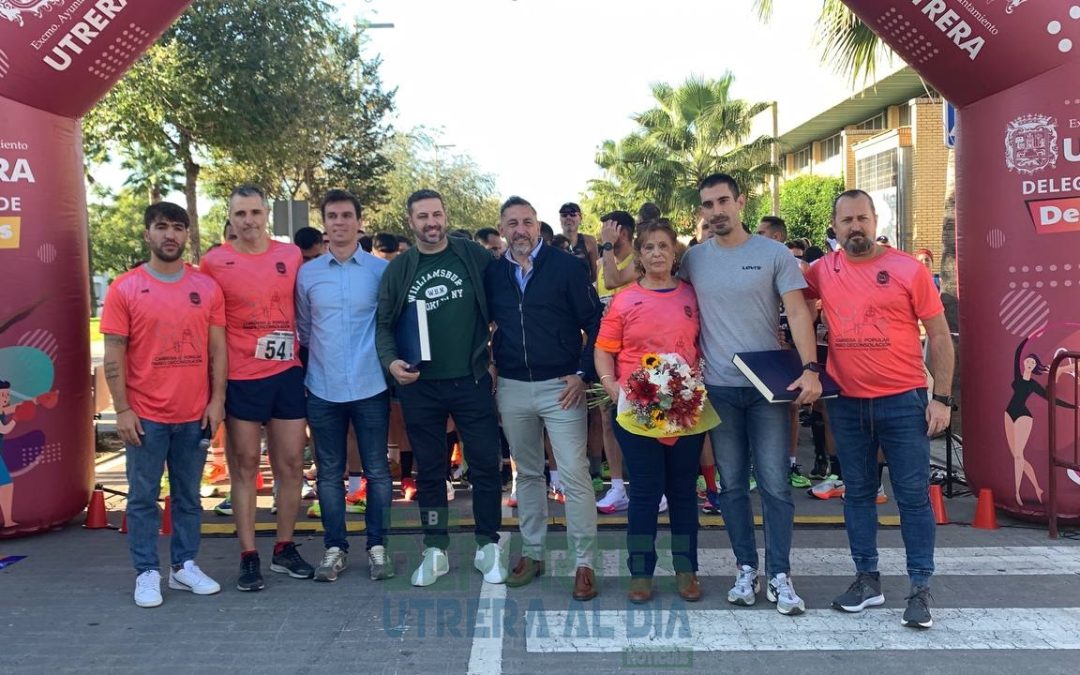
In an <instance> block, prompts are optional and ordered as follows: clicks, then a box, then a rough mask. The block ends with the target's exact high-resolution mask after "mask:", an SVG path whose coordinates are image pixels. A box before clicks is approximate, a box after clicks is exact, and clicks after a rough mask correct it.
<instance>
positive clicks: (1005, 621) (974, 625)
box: [525, 605, 1080, 654]
mask: <svg viewBox="0 0 1080 675" xmlns="http://www.w3.org/2000/svg"><path fill="white" fill-rule="evenodd" d="M684 606H685V605H684ZM902 614H903V610H900V609H871V610H866V611H864V612H862V613H861V614H856V615H852V614H843V613H841V612H837V611H835V610H830V609H812V610H808V611H807V613H806V614H805V615H804V616H800V617H796V618H794V619H793V620H789V619H788V618H786V617H782V616H780V615H779V614H777V613H776V612H774V611H771V610H770V611H761V610H758V611H755V610H748V609H743V610H729V609H714V610H682V609H679V608H673V609H652V608H649V607H648V606H643V607H642V608H641V609H629V610H600V611H588V610H586V609H580V610H573V611H566V610H559V611H546V610H544V611H529V612H526V613H525V625H526V627H527V628H526V631H527V633H526V635H527V637H526V650H527V651H528V652H533V653H552V652H626V653H628V654H629V653H634V652H638V651H641V652H691V651H695V652H730V651H799V650H803V651H806V650H813V651H818V650H828V651H864V650H904V651H908V650H939V649H940V650H944V649H994V650H1002V649H1039V650H1044V649H1080V608H1077V607H1067V608H998V609H981V608H947V609H941V608H934V609H933V617H934V627H933V628H932V629H930V630H926V631H921V630H912V629H909V628H902V627H901V625H900V619H901V616H902Z"/></svg>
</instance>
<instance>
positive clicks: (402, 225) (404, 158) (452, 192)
mask: <svg viewBox="0 0 1080 675" xmlns="http://www.w3.org/2000/svg"><path fill="white" fill-rule="evenodd" d="M438 149H439V144H438V138H437V136H436V135H435V134H433V132H432V131H431V130H428V129H425V128H423V127H419V128H416V129H413V130H412V131H410V132H408V133H398V134H396V135H394V137H393V139H392V140H391V142H390V147H389V151H388V157H389V159H390V163H391V165H392V166H393V168H392V169H391V171H390V173H389V175H388V176H387V179H386V192H387V194H386V198H385V199H383V200H382V201H381V202H379V203H376V204H373V205H372V207H371V208H370V209H367V210H366V211H365V213H364V221H365V223H366V230H367V231H368V232H393V233H396V234H405V235H408V236H411V235H412V233H411V232H410V231H409V225H408V218H407V216H406V214H405V200H406V199H408V197H409V195H410V194H412V193H413V192H415V191H416V190H419V189H421V188H433V189H435V190H437V191H438V192H439V193H440V194H442V196H443V202H444V204H445V206H446V213H447V215H448V216H449V218H450V227H451V228H465V229H467V230H469V231H471V232H476V230H478V229H480V228H481V227H494V226H496V225H497V224H498V222H499V197H498V194H497V192H496V190H495V177H494V176H492V175H491V174H488V173H485V172H483V171H481V170H480V168H479V167H478V166H477V165H476V162H475V161H474V160H473V159H472V158H471V157H469V156H468V155H463V154H457V153H455V154H451V155H449V156H447V155H446V153H438V152H437V151H438Z"/></svg>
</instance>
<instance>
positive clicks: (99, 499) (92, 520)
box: [83, 483, 109, 530]
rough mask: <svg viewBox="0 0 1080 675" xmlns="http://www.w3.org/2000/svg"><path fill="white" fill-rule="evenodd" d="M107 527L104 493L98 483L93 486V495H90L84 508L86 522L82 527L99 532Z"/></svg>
mask: <svg viewBox="0 0 1080 675" xmlns="http://www.w3.org/2000/svg"><path fill="white" fill-rule="evenodd" d="M108 526H109V519H108V518H107V517H106V516H105V491H104V489H103V488H102V486H101V483H98V484H97V485H95V486H94V494H92V495H90V504H89V505H87V507H86V522H85V523H83V527H85V528H86V529H88V530H101V529H105V528H107V527H108Z"/></svg>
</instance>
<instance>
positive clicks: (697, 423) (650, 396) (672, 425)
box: [617, 353, 720, 438]
mask: <svg viewBox="0 0 1080 675" xmlns="http://www.w3.org/2000/svg"><path fill="white" fill-rule="evenodd" d="M623 395H624V396H625V405H624V404H623V402H622V401H620V411H619V413H620V414H619V415H618V418H617V419H618V421H619V424H620V425H621V426H622V427H623V428H624V429H626V430H627V431H631V432H633V433H635V434H639V435H645V436H651V437H654V438H664V437H673V436H684V435H689V434H697V433H701V432H703V431H707V430H709V429H712V428H713V427H715V426H716V425H717V424H719V423H720V419H719V417H717V415H716V411H715V410H713V408H712V406H711V405H709V402H708V396H707V395H706V393H705V382H704V380H703V379H702V376H701V366H700V364H699V365H697V366H694V367H691V366H690V364H688V363H687V362H686V361H685V360H684V359H683V358H682V357H681V356H679V355H678V354H656V353H649V354H645V355H644V356H642V357H641V367H640V368H638V369H637V370H635V371H634V372H633V373H631V374H630V377H629V379H628V380H627V381H626V386H625V387H624V389H623Z"/></svg>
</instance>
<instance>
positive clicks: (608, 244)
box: [600, 241, 615, 251]
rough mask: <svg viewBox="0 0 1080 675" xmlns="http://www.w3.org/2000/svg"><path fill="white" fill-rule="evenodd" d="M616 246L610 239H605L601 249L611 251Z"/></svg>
mask: <svg viewBox="0 0 1080 675" xmlns="http://www.w3.org/2000/svg"><path fill="white" fill-rule="evenodd" d="M614 248H615V244H612V243H611V242H610V241H605V242H604V243H603V244H600V250H601V251H611V250H613V249H614Z"/></svg>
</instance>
